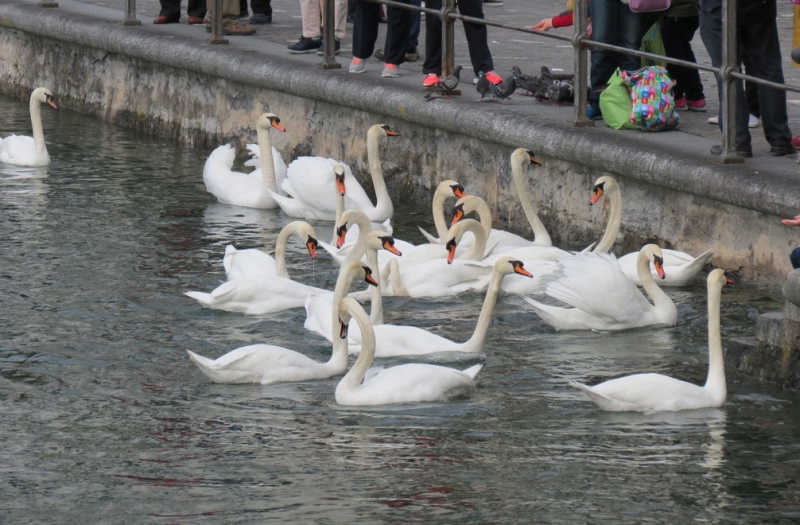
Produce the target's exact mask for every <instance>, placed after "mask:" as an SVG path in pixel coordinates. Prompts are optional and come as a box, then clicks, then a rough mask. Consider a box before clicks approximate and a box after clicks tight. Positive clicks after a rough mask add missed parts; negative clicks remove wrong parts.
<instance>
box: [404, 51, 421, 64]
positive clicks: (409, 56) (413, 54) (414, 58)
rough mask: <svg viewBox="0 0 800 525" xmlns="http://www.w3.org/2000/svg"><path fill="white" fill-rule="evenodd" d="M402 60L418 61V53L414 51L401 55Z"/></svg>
mask: <svg viewBox="0 0 800 525" xmlns="http://www.w3.org/2000/svg"><path fill="white" fill-rule="evenodd" d="M403 60H405V61H406V62H416V61H417V60H419V51H418V50H416V49H415V50H414V51H412V52H410V53H406V54H405V55H403Z"/></svg>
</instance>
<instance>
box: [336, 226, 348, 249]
mask: <svg viewBox="0 0 800 525" xmlns="http://www.w3.org/2000/svg"><path fill="white" fill-rule="evenodd" d="M346 238H347V223H346V222H345V223H344V224H342V225H340V226H337V227H336V249H337V250H338V249H341V247H342V246H344V240H345V239H346Z"/></svg>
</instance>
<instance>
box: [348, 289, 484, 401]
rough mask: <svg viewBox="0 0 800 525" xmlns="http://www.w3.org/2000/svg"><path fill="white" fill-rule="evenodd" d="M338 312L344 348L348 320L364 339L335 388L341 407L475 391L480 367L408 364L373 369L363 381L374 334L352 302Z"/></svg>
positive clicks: (372, 352)
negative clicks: (350, 366)
mask: <svg viewBox="0 0 800 525" xmlns="http://www.w3.org/2000/svg"><path fill="white" fill-rule="evenodd" d="M338 309H339V324H340V326H341V333H340V338H341V340H342V341H344V343H345V345H347V325H348V323H349V322H350V319H351V318H355V319H356V322H357V323H358V325H359V327H360V329H361V333H362V335H363V338H364V342H363V344H362V346H361V354H360V355H359V356H358V359H356V362H355V364H354V365H353V367H352V368H351V369H350V370H349V371H348V372H347V374H345V376H344V377H343V378H342V379H341V380H340V381H339V384H338V385H336V394H335V397H336V402H337V403H339V404H340V405H362V406H363V405H370V406H375V405H387V404H391V403H419V402H424V401H446V400H448V399H450V398H452V397H455V396H459V395H464V394H468V393H470V392H471V391H472V390H474V388H475V376H476V375H478V372H480V370H481V368H482V367H483V365H480V364H478V365H475V366H472V367H470V368H467V369H466V370H464V371H461V370H456V369H454V368H448V367H444V366H438V365H431V364H420V363H409V364H404V365H399V366H393V367H391V368H384V369H379V370H373V372H375V373H374V375H372V376H371V377H369V378H367V379H366V380H365V378H364V376H365V375H366V373H367V370H368V369H369V367H370V366H371V365H372V360H373V358H374V355H375V333H374V331H373V330H372V326H371V323H370V321H369V318H368V317H367V314H366V312H365V311H364V309H363V308H361V306H360V305H359V304H358V303H357V302H356V301H355V299H353V298H350V297H348V298H345V299H343V300H342V301H341V302H340V303H339V308H338Z"/></svg>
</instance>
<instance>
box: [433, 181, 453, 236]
mask: <svg viewBox="0 0 800 525" xmlns="http://www.w3.org/2000/svg"><path fill="white" fill-rule="evenodd" d="M451 195H453V190H452V189H451V188H450V186H449V184H448V182H446V181H445V182H442V183H440V184H439V186H438V187H437V188H436V191H435V192H434V194H433V205H432V211H433V225H434V226H435V227H436V235H437V236H438V237H439V242H441V243H444V242H446V241H447V219H445V216H444V204H445V202H447V198H448V197H450V196H451Z"/></svg>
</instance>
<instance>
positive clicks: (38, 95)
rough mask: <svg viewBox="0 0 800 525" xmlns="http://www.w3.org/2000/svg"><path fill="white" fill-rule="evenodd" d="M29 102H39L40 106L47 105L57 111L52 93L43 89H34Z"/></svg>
mask: <svg viewBox="0 0 800 525" xmlns="http://www.w3.org/2000/svg"><path fill="white" fill-rule="evenodd" d="M31 100H35V101H36V102H39V103H41V104H47V105H49V106H52V107H53V108H55V109H58V106H57V105H56V99H55V97H54V96H53V93H52V92H51V91H50V90H49V89H47V88H45V87H40V88H36V89H34V90H33V93H31Z"/></svg>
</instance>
